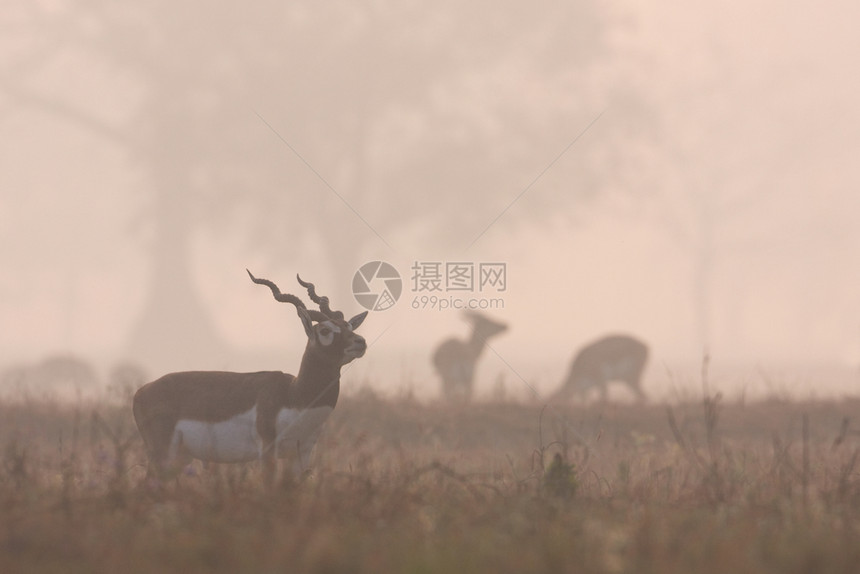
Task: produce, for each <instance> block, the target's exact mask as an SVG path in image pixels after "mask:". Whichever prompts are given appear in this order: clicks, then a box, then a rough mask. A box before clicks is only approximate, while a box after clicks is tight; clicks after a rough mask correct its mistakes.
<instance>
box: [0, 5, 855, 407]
mask: <svg viewBox="0 0 860 574" xmlns="http://www.w3.org/2000/svg"><path fill="white" fill-rule="evenodd" d="M0 3H1V4H2V10H0V30H2V32H1V33H0V270H2V271H0V326H2V328H0V368H4V367H6V366H14V365H21V364H28V363H33V362H38V361H40V360H42V359H44V358H45V357H49V356H52V355H75V356H79V357H82V358H84V359H86V360H87V361H91V362H92V363H93V364H95V365H98V366H99V368H100V369H106V368H108V366H109V365H112V364H116V363H117V362H120V361H133V362H134V363H136V364H139V365H141V366H142V367H143V368H144V369H145V370H146V371H147V372H148V373H150V374H151V376H152V377H155V376H158V375H160V374H161V373H163V372H165V371H169V370H177V369H201V370H204V369H205V370H209V369H228V370H264V369H278V370H284V371H287V372H293V373H294V372H296V371H297V369H298V363H299V360H300V357H301V353H302V350H303V347H304V333H303V331H302V329H301V326H300V323H299V320H298V318H297V317H296V314H295V311H294V309H293V308H292V307H290V306H284V305H280V304H278V303H276V302H275V301H274V300H273V299H272V298H271V294H270V293H269V292H268V290H266V289H262V288H260V287H259V286H257V285H254V284H252V283H251V282H250V281H249V279H248V276H247V274H246V273H245V268H248V269H250V270H251V271H252V272H254V274H255V275H257V276H260V277H266V278H269V279H272V280H273V281H275V282H277V283H278V285H279V286H280V287H281V289H282V290H283V291H286V292H293V293H295V294H297V295H300V296H302V297H303V298H304V299H306V300H307V296H306V293H304V292H303V290H302V289H301V288H300V287H299V286H298V285H297V283H296V282H295V279H294V277H295V275H296V273H300V274H301V275H302V277H303V278H304V279H306V280H310V281H313V282H314V283H316V285H317V287H318V290H319V291H320V292H321V293H323V294H326V295H329V296H330V297H331V298H332V302H333V306H334V307H335V308H337V309H341V310H343V311H344V312H345V313H346V314H347V315H352V314H354V313H357V312H359V311H361V310H363V309H362V308H361V307H360V306H359V304H358V303H357V302H356V301H355V300H354V299H353V297H352V294H351V289H350V285H351V281H352V277H353V274H354V273H355V271H356V270H357V269H358V268H359V267H360V266H361V265H362V264H364V263H366V262H367V261H374V260H382V261H387V262H390V263H391V264H392V265H394V266H395V267H396V268H397V269H398V270H399V271H400V273H401V275H402V276H403V280H404V293H403V296H402V297H401V300H400V301H399V302H398V304H397V305H396V306H395V307H394V308H392V309H390V310H387V311H378V312H374V313H372V314H371V316H370V317H369V318H368V320H367V321H366V322H365V324H364V325H363V326H362V328H361V332H362V334H363V335H364V336H365V337H366V338H367V340H368V341H369V342H371V348H370V349H369V351H368V353H367V355H366V357H365V358H363V359H361V360H360V361H357V362H356V363H354V364H353V366H351V367H350V368H349V370H348V371H347V372H345V374H344V389H345V391H347V392H348V391H349V389H350V388H353V389H354V388H357V387H361V386H369V387H371V388H373V389H377V390H380V391H389V392H402V391H403V390H404V389H405V390H408V391H412V392H415V393H416V394H418V395H421V396H435V395H436V393H437V389H438V380H437V378H436V377H435V375H434V374H433V373H432V371H431V368H430V364H429V357H430V355H431V354H432V351H433V348H434V347H435V345H436V344H437V343H438V342H440V341H441V340H442V339H444V338H447V337H449V336H459V337H466V336H467V335H468V326H467V325H466V323H464V322H463V321H462V320H461V318H460V316H459V314H458V313H457V312H456V311H445V312H439V311H429V310H420V309H419V310H416V309H413V308H412V306H411V305H410V303H411V301H412V298H413V297H414V296H415V295H417V294H416V293H413V292H412V291H411V281H410V268H411V267H412V265H413V263H414V262H416V261H438V262H453V261H464V262H472V263H475V264H476V265H477V264H478V263H481V262H504V263H505V264H506V268H507V289H506V291H505V292H504V293H501V294H500V295H501V297H502V298H503V301H504V303H503V304H504V308H503V309H495V310H493V311H492V312H490V314H491V315H492V316H493V317H495V318H497V319H500V320H502V321H505V322H507V323H508V324H509V325H510V329H509V330H508V331H507V332H506V333H505V334H504V335H502V336H499V337H498V338H497V339H494V340H493V341H492V346H493V351H491V352H487V354H486V355H485V356H484V357H483V359H482V361H481V363H480V365H479V368H478V370H479V374H478V382H477V393H478V395H479V396H488V395H489V394H490V393H492V392H495V390H497V389H498V388H499V386H500V385H501V386H504V388H505V389H507V392H509V393H510V394H511V395H514V396H523V397H526V396H529V392H530V391H529V388H534V389H535V390H536V391H538V392H539V393H541V394H545V393H547V392H549V391H551V390H553V389H554V388H555V386H556V385H557V384H558V383H559V382H560V381H561V379H562V377H563V376H564V375H565V373H566V370H567V368H568V365H569V363H570V360H571V358H572V356H573V355H574V353H575V351H576V350H577V349H578V348H579V347H580V346H582V345H583V344H585V343H587V342H589V341H591V340H593V339H595V338H597V337H599V336H601V335H604V334H606V333H609V332H628V333H632V334H635V335H636V336H638V337H640V338H642V339H643V340H645V341H647V342H648V343H649V345H650V346H651V363H650V367H649V369H648V371H647V373H646V376H645V383H644V385H645V389H646V391H647V392H649V393H650V394H652V395H654V396H660V395H661V393H662V394H666V393H672V392H675V393H683V392H686V390H687V389H690V390H692V391H691V392H695V391H696V389H698V387H699V383H698V374H697V370H698V366H699V364H700V361H701V359H702V354H703V349H708V351H709V353H710V355H711V367H712V369H713V372H714V376H715V383H714V384H716V385H717V386H718V387H722V388H725V389H727V390H729V389H741V390H742V391H750V392H756V391H759V392H773V391H790V392H793V393H795V394H809V393H817V394H819V395H822V394H857V392H858V390H857V386H858V385H860V376H858V371H860V296H858V294H860V289H858V288H860V260H858V257H857V255H858V253H860V231H858V228H857V227H858V226H857V224H856V221H857V218H858V215H860V194H858V183H860V162H858V161H857V158H858V151H860V111H858V109H857V102H858V101H860V82H858V77H857V74H856V70H857V59H858V55H860V37H858V36H857V34H856V30H855V28H856V22H857V21H860V7H858V6H857V5H856V3H851V2H847V1H841V0H839V1H837V2H830V3H827V4H824V5H822V4H820V3H812V2H788V3H786V2H776V1H775V0H760V1H755V2H740V1H731V2H724V3H718V4H714V3H707V2H692V3H684V4H681V5H679V4H677V3H668V2H663V3H650V4H649V5H644V4H642V3H637V2H631V1H629V0H618V1H615V2H597V1H595V0H578V1H577V2H574V3H557V2H537V3H535V2H505V3H495V2H492V3H491V2H472V3H468V4H466V5H461V4H460V3H456V2H448V1H441V2H433V3H424V2H384V1H383V2H367V3H354V2H328V1H325V2H290V3H281V2H269V1H264V2H257V3H254V4H252V5H242V6H240V5H239V4H238V3H231V2H183V3H181V4H180V5H177V4H176V3H173V2H150V3H145V4H140V3H136V2H111V3H102V2H63V1H44V2H24V1H16V0H2V2H0ZM739 392H740V391H739Z"/></svg>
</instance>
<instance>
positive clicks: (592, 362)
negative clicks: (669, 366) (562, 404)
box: [550, 335, 648, 401]
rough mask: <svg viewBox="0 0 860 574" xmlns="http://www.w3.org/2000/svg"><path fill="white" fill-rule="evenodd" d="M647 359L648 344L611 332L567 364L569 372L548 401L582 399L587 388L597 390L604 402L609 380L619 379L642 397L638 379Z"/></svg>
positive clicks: (643, 394) (639, 397)
mask: <svg viewBox="0 0 860 574" xmlns="http://www.w3.org/2000/svg"><path fill="white" fill-rule="evenodd" d="M647 361H648V346H647V345H646V344H645V343H643V342H641V341H639V340H637V339H634V338H633V337H628V336H626V335H612V336H609V337H604V338H602V339H599V340H597V341H595V342H593V343H591V344H589V345H586V346H585V347H583V348H582V349H581V350H580V351H579V353H577V355H576V357H575V358H574V359H573V363H572V364H571V366H570V372H569V373H568V375H567V378H566V379H565V380H564V382H562V383H561V387H560V388H559V389H558V390H557V391H556V392H555V394H554V395H553V396H552V397H551V399H550V400H554V401H561V400H569V399H570V397H571V395H574V394H575V395H578V397H579V398H580V399H584V398H585V395H586V394H587V393H588V391H589V390H591V389H593V388H596V389H598V390H599V391H600V399H601V400H603V401H606V399H607V396H608V391H609V383H610V382H612V381H620V382H622V383H625V384H626V385H627V386H628V387H630V389H631V390H632V391H633V392H634V393H636V396H637V398H638V399H639V400H644V399H645V393H643V392H642V388H641V386H640V380H641V378H642V371H643V370H644V368H645V363H646V362H647Z"/></svg>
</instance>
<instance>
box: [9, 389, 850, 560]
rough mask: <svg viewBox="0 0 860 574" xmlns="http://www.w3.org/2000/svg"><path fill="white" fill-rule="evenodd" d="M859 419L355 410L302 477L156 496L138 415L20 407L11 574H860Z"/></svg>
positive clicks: (90, 406) (666, 411) (844, 408)
mask: <svg viewBox="0 0 860 574" xmlns="http://www.w3.org/2000/svg"><path fill="white" fill-rule="evenodd" d="M858 421H860V401H857V400H845V401H841V402H836V401H832V402H806V403H791V402H785V401H769V402H761V403H753V404H727V403H725V402H724V401H722V400H721V399H720V397H719V396H716V395H715V396H710V395H708V396H706V399H705V400H704V401H701V402H690V403H684V404H674V405H672V406H671V407H670V406H667V405H641V406H636V405H627V406H624V405H611V404H607V405H591V406H588V407H576V406H571V407H566V408H562V407H558V406H555V407H546V408H544V407H543V406H542V405H538V404H533V405H532V404H529V405H524V404H512V403H496V404H481V405H472V406H443V405H437V404H421V403H418V402H415V401H410V400H397V401H386V400H381V399H378V398H375V397H373V396H372V395H369V394H364V395H361V396H359V397H353V398H345V399H343V400H342V402H341V404H339V405H338V408H337V409H336V410H335V412H334V414H333V415H332V418H331V420H330V421H329V423H328V424H327V427H326V430H325V433H324V435H323V437H322V439H321V440H320V443H319V444H318V446H317V451H316V453H315V457H314V470H313V472H312V473H311V474H310V475H309V476H307V477H306V478H305V479H304V480H302V481H300V482H295V481H292V480H282V481H281V482H280V484H279V485H278V487H277V489H276V490H275V491H274V492H271V493H266V492H264V491H263V489H262V488H261V485H260V480H259V470H258V468H257V467H256V465H254V464H249V465H233V466H230V465H211V466H209V467H205V466H203V465H201V464H199V463H195V464H194V465H192V466H191V467H189V468H188V469H187V470H186V472H185V473H184V474H183V476H181V477H180V479H179V481H178V484H172V483H171V484H168V485H166V486H164V487H163V488H158V487H155V486H154V485H152V484H150V483H148V482H147V481H146V479H145V457H144V454H143V451H142V445H141V443H140V440H139V439H138V438H137V435H136V431H135V429H134V426H133V422H132V418H131V415H130V412H129V409H128V406H127V404H123V403H117V402H113V403H111V402H100V403H99V402H96V403H78V404H76V405H62V404H58V403H52V402H50V401H24V402H17V403H4V404H0V572H28V573H39V572H63V573H70V572H118V571H123V572H155V571H158V572H183V573H190V572H287V571H296V572H453V571H457V572H461V571H468V572H529V571H535V572H538V571H547V572H646V573H647V572H661V573H673V572H679V573H680V572H684V573H689V572H703V573H707V572H720V573H724V572H779V573H786V572H857V571H860V537H858V533H860V475H858V472H860V469H858V453H860V436H858V432H857V430H858V429H860V427H858V425H860V422H858Z"/></svg>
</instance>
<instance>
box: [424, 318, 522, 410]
mask: <svg viewBox="0 0 860 574" xmlns="http://www.w3.org/2000/svg"><path fill="white" fill-rule="evenodd" d="M463 316H464V317H465V318H466V320H467V321H468V322H470V323H471V324H472V336H471V338H469V340H467V341H461V340H459V339H448V340H446V341H443V342H442V343H441V344H440V345H439V347H438V348H437V349H436V352H435V353H434V354H433V365H434V366H435V367H436V372H437V373H439V377H441V379H442V396H444V397H445V398H446V399H449V400H469V399H470V398H471V397H472V386H473V379H474V376H475V365H476V364H477V363H478V358H479V357H480V356H481V352H483V350H484V346H485V345H486V343H487V339H489V338H490V337H494V336H496V335H498V334H499V333H502V332H503V331H505V330H506V329H507V328H508V326H507V325H505V324H504V323H498V322H496V321H493V320H492V319H490V318H488V317H486V316H485V315H482V314H480V313H476V312H474V311H465V312H464V313H463Z"/></svg>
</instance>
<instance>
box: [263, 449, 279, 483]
mask: <svg viewBox="0 0 860 574" xmlns="http://www.w3.org/2000/svg"><path fill="white" fill-rule="evenodd" d="M275 451H276V447H275V442H274V441H272V442H270V443H267V444H264V445H263V453H262V457H261V459H262V463H263V486H264V487H265V488H266V490H271V489H272V485H274V484H275V471H276V470H277V457H276V454H277V453H276V452H275Z"/></svg>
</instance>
